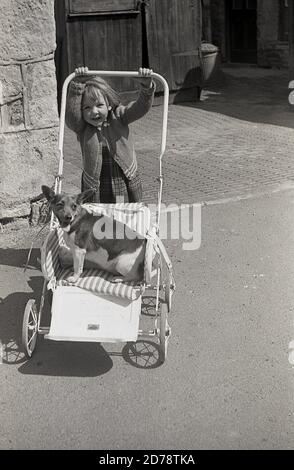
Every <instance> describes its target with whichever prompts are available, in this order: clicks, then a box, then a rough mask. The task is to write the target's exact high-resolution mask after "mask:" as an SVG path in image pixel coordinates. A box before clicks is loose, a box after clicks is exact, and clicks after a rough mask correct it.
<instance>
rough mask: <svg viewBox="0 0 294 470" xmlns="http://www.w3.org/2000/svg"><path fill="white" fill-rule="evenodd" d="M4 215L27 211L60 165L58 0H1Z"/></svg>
mask: <svg viewBox="0 0 294 470" xmlns="http://www.w3.org/2000/svg"><path fill="white" fill-rule="evenodd" d="M0 24H1V29H0V113H1V114H0V219H3V218H10V217H18V216H26V215H29V213H30V202H29V201H30V199H31V198H33V197H35V196H36V195H38V194H40V192H41V190H40V185H41V184H44V183H46V184H49V185H51V184H53V181H54V180H53V178H54V174H55V173H56V171H57V168H58V151H57V138H58V114H57V96H56V78H55V64H54V50H55V20H54V0H1V9H0Z"/></svg>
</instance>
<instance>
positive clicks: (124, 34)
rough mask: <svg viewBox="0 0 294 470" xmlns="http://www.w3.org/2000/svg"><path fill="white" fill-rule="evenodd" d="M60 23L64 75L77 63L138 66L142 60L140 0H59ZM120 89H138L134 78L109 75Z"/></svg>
mask: <svg viewBox="0 0 294 470" xmlns="http://www.w3.org/2000/svg"><path fill="white" fill-rule="evenodd" d="M55 9H56V25H57V38H58V31H61V33H63V41H61V39H62V38H61V37H60V35H61V33H60V34H59V41H58V39H57V44H58V42H59V44H61V43H62V44H63V52H62V53H61V59H60V60H62V61H63V62H66V66H65V64H64V63H63V64H61V63H60V64H59V65H60V68H61V69H63V74H62V75H63V77H60V79H61V80H62V81H63V80H64V78H65V77H64V75H68V74H69V73H71V72H73V71H74V69H75V68H76V67H80V66H85V65H86V66H88V67H89V68H90V69H92V70H138V68H139V66H140V65H141V63H142V21H141V11H140V8H138V2H137V0H56V1H55ZM108 80H109V82H111V83H112V85H113V86H114V87H115V88H116V89H117V90H118V91H131V90H134V89H135V88H137V87H136V84H135V83H134V80H131V79H118V78H113V79H112V78H109V79H108Z"/></svg>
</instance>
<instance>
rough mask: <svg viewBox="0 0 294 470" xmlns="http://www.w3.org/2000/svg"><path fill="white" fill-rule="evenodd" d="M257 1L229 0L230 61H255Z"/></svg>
mask: <svg viewBox="0 0 294 470" xmlns="http://www.w3.org/2000/svg"><path fill="white" fill-rule="evenodd" d="M256 9H257V1H256V0H230V1H229V12H228V17H229V25H228V26H229V31H230V34H229V36H230V51H231V53H230V56H231V61H232V62H247V63H256V62H257V26H256V18H257V11H256Z"/></svg>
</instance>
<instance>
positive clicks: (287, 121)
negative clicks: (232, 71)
mask: <svg viewBox="0 0 294 470" xmlns="http://www.w3.org/2000/svg"><path fill="white" fill-rule="evenodd" d="M224 70H225V69H224ZM258 70H259V69H258ZM288 83H289V78H288V71H284V70H283V71H280V72H279V71H278V72H277V71H276V73H275V74H273V75H266V76H264V77H260V76H258V77H254V76H252V77H251V76H250V77H243V76H241V77H236V76H231V75H229V74H227V73H224V74H222V80H220V81H219V83H217V82H216V81H215V82H214V83H211V84H209V85H206V86H205V87H204V88H203V90H202V93H201V100H200V101H196V100H195V101H194V102H192V101H190V102H182V103H179V100H178V101H177V102H176V103H175V104H181V105H183V106H189V107H193V108H200V109H203V110H206V111H211V112H215V113H219V114H224V115H226V116H230V117H233V118H236V119H241V120H244V121H249V122H253V123H263V124H273V125H277V126H283V127H289V128H292V129H293V128H294V107H293V106H291V105H290V104H289V102H288V96H289V91H290V90H289V89H288Z"/></svg>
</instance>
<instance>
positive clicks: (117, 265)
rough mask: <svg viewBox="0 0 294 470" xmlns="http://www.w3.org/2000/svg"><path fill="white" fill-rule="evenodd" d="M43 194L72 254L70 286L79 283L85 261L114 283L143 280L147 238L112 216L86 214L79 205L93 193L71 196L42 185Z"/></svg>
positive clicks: (90, 191) (87, 192)
mask: <svg viewBox="0 0 294 470" xmlns="http://www.w3.org/2000/svg"><path fill="white" fill-rule="evenodd" d="M42 193H43V194H44V196H45V197H46V199H47V200H48V202H49V205H50V208H51V209H52V211H53V213H54V214H55V216H56V218H57V219H58V221H59V224H60V228H61V229H62V230H63V231H64V239H65V243H66V244H67V246H68V247H69V250H70V252H71V253H72V257H73V267H74V274H73V275H71V276H70V277H68V278H67V282H68V283H69V284H75V283H76V282H77V281H78V279H79V278H80V275H81V273H82V272H83V269H84V262H87V261H88V262H90V264H91V266H92V267H93V265H94V266H95V267H97V268H100V269H103V270H105V271H107V272H109V273H112V274H113V275H114V278H113V281H114V282H130V281H136V282H139V281H142V278H143V269H144V268H143V266H144V258H145V251H146V239H145V238H144V237H140V235H139V234H137V233H136V232H134V231H133V230H132V229H130V228H129V227H127V226H126V225H124V224H123V223H122V222H119V221H117V220H115V219H113V218H112V217H109V216H106V215H94V214H91V213H89V212H88V211H87V210H86V209H85V208H84V207H83V206H82V204H83V203H84V202H86V201H87V200H88V199H89V198H90V197H92V196H93V194H94V190H92V189H88V190H86V191H84V192H82V193H80V194H78V195H76V196H70V195H68V194H66V193H60V194H55V192H54V191H53V190H52V189H51V188H49V187H48V186H42Z"/></svg>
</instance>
